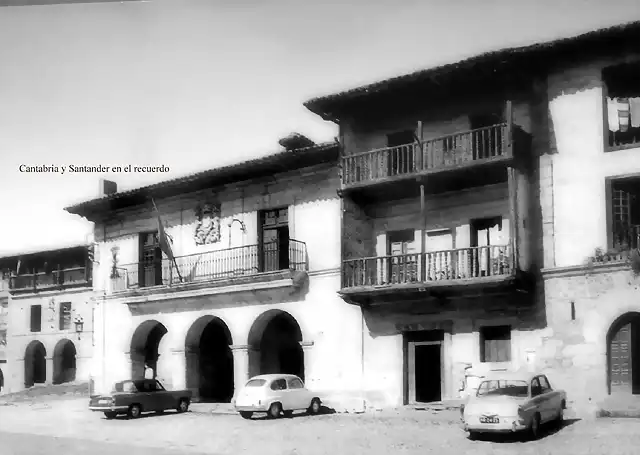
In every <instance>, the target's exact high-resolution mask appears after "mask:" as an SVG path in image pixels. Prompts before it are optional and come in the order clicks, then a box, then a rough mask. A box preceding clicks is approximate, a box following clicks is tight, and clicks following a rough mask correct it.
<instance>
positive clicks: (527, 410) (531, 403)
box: [461, 372, 567, 439]
mask: <svg viewBox="0 0 640 455" xmlns="http://www.w3.org/2000/svg"><path fill="white" fill-rule="evenodd" d="M566 406H567V394H566V392H565V391H564V390H556V389H553V388H552V387H551V384H550V383H549V380H548V379H547V377H546V376H545V375H544V374H531V373H509V372H500V373H499V372H494V373H491V374H490V375H488V376H487V377H486V378H485V379H484V380H483V381H482V382H481V383H480V386H479V387H478V391H477V392H476V394H475V396H471V397H470V398H469V401H468V402H467V403H466V405H465V406H464V407H463V408H462V409H461V414H462V421H463V425H464V429H465V431H468V432H469V438H471V439H474V438H475V437H477V435H478V433H484V432H488V433H489V432H491V433H494V432H519V431H528V432H529V434H530V436H531V437H532V438H534V439H535V438H537V437H538V436H539V435H540V427H541V425H543V424H545V423H548V422H552V421H555V422H558V423H560V424H561V423H562V420H563V419H564V410H565V409H566Z"/></svg>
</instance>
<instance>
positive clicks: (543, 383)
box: [538, 376, 551, 393]
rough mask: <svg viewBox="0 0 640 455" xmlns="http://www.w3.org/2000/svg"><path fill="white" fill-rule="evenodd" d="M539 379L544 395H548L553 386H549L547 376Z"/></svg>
mask: <svg viewBox="0 0 640 455" xmlns="http://www.w3.org/2000/svg"><path fill="white" fill-rule="evenodd" d="M538 379H539V381H540V387H541V388H542V393H547V392H549V391H551V385H550V384H549V381H548V380H547V377H546V376H539V377H538Z"/></svg>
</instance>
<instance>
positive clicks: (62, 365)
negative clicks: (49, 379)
mask: <svg viewBox="0 0 640 455" xmlns="http://www.w3.org/2000/svg"><path fill="white" fill-rule="evenodd" d="M75 380H76V347H75V345H74V344H73V342H72V341H70V340H67V339H64V340H60V341H59V342H58V343H57V344H56V347H55V349H54V351H53V383H54V384H62V383H65V382H72V381H75Z"/></svg>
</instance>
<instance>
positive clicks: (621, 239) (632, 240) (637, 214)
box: [607, 178, 640, 250]
mask: <svg viewBox="0 0 640 455" xmlns="http://www.w3.org/2000/svg"><path fill="white" fill-rule="evenodd" d="M609 184H610V199H609V200H608V201H607V203H608V204H609V210H610V214H611V226H610V228H609V234H610V237H611V240H610V245H609V246H610V247H613V248H617V249H621V250H627V249H629V248H637V247H638V236H639V235H640V178H628V179H620V180H613V181H611V182H610V183H609Z"/></svg>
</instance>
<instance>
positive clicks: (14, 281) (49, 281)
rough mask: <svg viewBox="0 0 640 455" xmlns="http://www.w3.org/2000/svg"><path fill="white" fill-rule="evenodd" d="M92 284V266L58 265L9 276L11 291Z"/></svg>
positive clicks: (36, 290)
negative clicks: (40, 270) (43, 270)
mask: <svg viewBox="0 0 640 455" xmlns="http://www.w3.org/2000/svg"><path fill="white" fill-rule="evenodd" d="M81 286H91V268H90V267H88V266H82V267H69V268H62V267H58V268H57V269H56V270H53V271H51V272H48V273H47V272H35V273H25V274H20V275H13V276H11V277H10V278H9V291H10V292H12V293H15V292H38V291H45V290H54V289H63V288H73V287H81Z"/></svg>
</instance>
